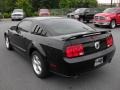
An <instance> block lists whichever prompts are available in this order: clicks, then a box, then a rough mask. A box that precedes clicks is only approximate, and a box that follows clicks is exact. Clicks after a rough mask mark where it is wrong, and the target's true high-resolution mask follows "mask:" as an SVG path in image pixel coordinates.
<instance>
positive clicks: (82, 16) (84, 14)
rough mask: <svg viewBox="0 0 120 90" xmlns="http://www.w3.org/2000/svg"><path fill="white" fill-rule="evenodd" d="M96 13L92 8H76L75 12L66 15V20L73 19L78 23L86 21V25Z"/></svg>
mask: <svg viewBox="0 0 120 90" xmlns="http://www.w3.org/2000/svg"><path fill="white" fill-rule="evenodd" d="M96 13H97V11H96V10H95V9H94V8H78V9H76V10H75V11H73V12H71V13H68V14H67V17H68V18H75V19H78V20H79V21H82V22H84V21H86V22H87V23H88V22H89V21H91V20H93V18H94V15H95V14H96Z"/></svg>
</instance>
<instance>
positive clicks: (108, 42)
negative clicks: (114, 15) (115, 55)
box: [106, 35, 113, 47]
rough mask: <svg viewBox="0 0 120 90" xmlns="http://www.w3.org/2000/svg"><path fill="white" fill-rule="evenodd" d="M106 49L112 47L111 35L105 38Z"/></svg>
mask: <svg viewBox="0 0 120 90" xmlns="http://www.w3.org/2000/svg"><path fill="white" fill-rule="evenodd" d="M106 44H107V47H111V46H112V45H113V37H112V35H111V36H109V37H107V38H106Z"/></svg>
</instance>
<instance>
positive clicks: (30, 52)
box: [29, 47, 39, 57]
mask: <svg viewBox="0 0 120 90" xmlns="http://www.w3.org/2000/svg"><path fill="white" fill-rule="evenodd" d="M34 51H38V50H37V49H36V48H33V47H32V48H30V51H29V56H30V57H31V55H32V53H33V52H34ZM38 52H39V51H38Z"/></svg>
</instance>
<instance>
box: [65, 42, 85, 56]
mask: <svg viewBox="0 0 120 90" xmlns="http://www.w3.org/2000/svg"><path fill="white" fill-rule="evenodd" d="M65 53H66V57H68V58H73V57H77V56H82V55H84V46H83V44H79V45H72V46H68V47H67V48H66V51H65Z"/></svg>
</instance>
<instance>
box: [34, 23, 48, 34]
mask: <svg viewBox="0 0 120 90" xmlns="http://www.w3.org/2000/svg"><path fill="white" fill-rule="evenodd" d="M44 29H45V27H44V26H42V25H36V26H35V28H34V32H33V33H34V34H37V35H42V36H46V34H47V32H46V30H44Z"/></svg>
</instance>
